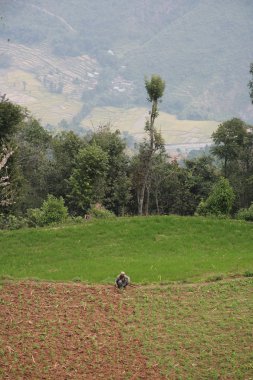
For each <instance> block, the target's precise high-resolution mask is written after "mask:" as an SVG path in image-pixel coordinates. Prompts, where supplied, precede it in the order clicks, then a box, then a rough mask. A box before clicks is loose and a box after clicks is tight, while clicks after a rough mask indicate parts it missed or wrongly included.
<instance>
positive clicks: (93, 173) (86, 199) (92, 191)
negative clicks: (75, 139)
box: [68, 144, 108, 214]
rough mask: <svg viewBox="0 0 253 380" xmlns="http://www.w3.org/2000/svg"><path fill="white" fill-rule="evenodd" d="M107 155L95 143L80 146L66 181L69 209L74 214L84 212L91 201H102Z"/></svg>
mask: <svg viewBox="0 0 253 380" xmlns="http://www.w3.org/2000/svg"><path fill="white" fill-rule="evenodd" d="M107 170H108V155H107V154H106V152H104V151H103V149H102V148H101V147H100V146H97V145H96V144H92V145H88V146H87V147H86V148H82V149H81V150H80V151H79V153H78V155H77V158H76V163H75V168H74V169H73V172H72V175H71V176H70V178H69V180H68V183H69V186H70V193H69V195H68V198H69V203H70V205H71V209H72V210H73V211H74V212H75V213H76V214H82V213H84V212H86V211H87V210H88V209H89V208H90V206H91V204H92V203H96V202H99V203H103V200H104V193H105V178H106V174H107Z"/></svg>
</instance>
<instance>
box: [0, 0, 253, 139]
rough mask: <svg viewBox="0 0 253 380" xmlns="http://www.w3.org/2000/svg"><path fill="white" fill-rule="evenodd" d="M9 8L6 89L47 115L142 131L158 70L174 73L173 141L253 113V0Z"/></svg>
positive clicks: (3, 32)
mask: <svg viewBox="0 0 253 380" xmlns="http://www.w3.org/2000/svg"><path fill="white" fill-rule="evenodd" d="M0 14H1V16H2V20H1V25H0V74H1V75H0V91H1V92H2V93H3V92H4V93H7V95H8V96H9V97H10V98H11V99H13V100H15V101H17V102H19V103H21V104H24V105H27V107H28V108H29V109H31V110H32V112H33V113H34V114H35V115H36V116H38V117H40V118H41V120H42V122H43V123H44V124H50V125H51V126H52V127H53V126H57V125H58V127H59V126H60V127H62V128H71V127H72V128H75V129H76V130H81V129H82V128H90V127H92V126H94V125H95V124H96V123H103V122H107V121H110V122H112V123H115V125H116V126H117V127H119V128H120V129H121V130H123V131H127V132H128V133H130V134H133V135H134V134H138V133H139V132H140V131H141V129H142V128H143V125H144V121H145V113H146V110H145V107H147V102H146V93H145V89H144V76H145V75H147V76H150V75H151V74H152V73H157V74H159V75H161V76H162V77H163V79H165V81H166V91H165V95H164V98H163V102H162V104H161V110H162V111H163V114H162V115H163V118H162V120H163V124H161V129H162V130H163V129H164V131H165V135H166V134H167V135H168V138H167V142H170V143H173V138H174V140H175V141H176V142H181V143H191V142H192V143H194V142H195V143H202V142H206V141H207V140H208V138H209V137H210V134H211V132H212V130H213V129H214V128H215V127H216V126H217V124H218V122H219V121H222V120H226V119H228V118H231V117H235V116H236V117H241V118H243V119H244V120H246V121H248V122H252V121H253V107H252V105H251V103H250V99H249V91H248V88H247V84H248V82H249V80H250V76H249V67H250V62H252V61H253V45H252V37H253V22H252V20H253V2H252V0H218V1H214V0H177V1H176V0H157V1H153V0H128V1H125V0H124V1H123V0H94V1H92V2H91V1H88V0H71V1H70V0H61V1H57V0H0ZM143 107H144V108H143ZM168 114H170V115H168ZM172 114H173V115H176V116H177V118H176V117H172V116H171V115H172ZM166 115H167V116H166ZM186 120H187V121H186ZM201 120H206V121H207V122H205V123H207V124H205V123H203V122H202V121H201ZM189 121H190V122H189ZM59 123H60V124H59ZM94 123H95V124H94ZM160 123H162V122H161V121H160ZM173 131H174V132H173ZM175 136H176V138H175Z"/></svg>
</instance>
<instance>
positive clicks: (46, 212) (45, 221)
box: [27, 195, 68, 227]
mask: <svg viewBox="0 0 253 380" xmlns="http://www.w3.org/2000/svg"><path fill="white" fill-rule="evenodd" d="M27 215H28V220H29V225H30V226H31V227H36V226H40V227H43V226H47V225H49V224H52V223H62V222H64V221H65V220H66V219H67V217H68V209H67V207H65V206H64V200H63V198H62V197H61V198H56V197H54V196H53V195H48V197H47V199H46V200H45V201H44V202H43V204H42V207H41V208H40V209H38V208H37V209H29V210H28V211H27Z"/></svg>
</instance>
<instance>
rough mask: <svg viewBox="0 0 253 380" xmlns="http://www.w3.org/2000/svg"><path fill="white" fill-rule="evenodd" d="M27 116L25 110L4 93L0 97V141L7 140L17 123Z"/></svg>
mask: <svg viewBox="0 0 253 380" xmlns="http://www.w3.org/2000/svg"><path fill="white" fill-rule="evenodd" d="M26 116H27V111H26V110H25V109H24V108H23V107H21V106H19V105H17V104H14V103H12V102H11V101H10V100H9V99H7V98H6V97H5V95H3V96H1V97H0V141H3V140H4V141H5V142H6V141H9V140H10V139H11V138H12V136H13V134H14V133H15V132H16V131H17V129H18V126H19V124H20V123H21V122H22V121H23V120H24V119H25V117H26Z"/></svg>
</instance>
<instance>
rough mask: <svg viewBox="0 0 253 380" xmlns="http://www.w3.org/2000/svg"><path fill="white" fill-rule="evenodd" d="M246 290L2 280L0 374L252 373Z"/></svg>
mask: <svg viewBox="0 0 253 380" xmlns="http://www.w3.org/2000/svg"><path fill="white" fill-rule="evenodd" d="M252 289H253V287H252V279H239V280H232V281H229V282H226V283H223V282H221V283H219V284H218V283H215V284H202V285H191V286H190V285H171V286H166V287H161V286H160V287H158V286H156V287H152V286H147V287H145V286H140V287H139V286H138V287H129V288H128V289H127V290H125V291H118V290H116V289H115V288H114V287H113V286H102V285H99V286H98V285H96V286H88V285H84V284H71V283H66V284H61V283H46V282H29V281H25V282H14V281H13V282H12V281H10V282H6V283H3V285H2V288H1V289H0V378H1V379H4V380H7V379H8V380H19V379H26V380H30V379H31V380H36V379H45V380H48V379H60V380H63V379H77V380H78V379H85V380H92V379H100V378H101V379H102V378H103V379H105V380H109V379H115V380H116V379H121V378H124V379H131V380H134V379H152V380H156V379H207V378H208V379H215V378H219V379H248V380H249V379H252V378H253V366H252V362H253V361H252V359H253V357H252V352H253V343H252V341H253V340H252V328H253V320H252V314H253V313H252V311H253V310H252V303H253V301H252V298H253V297H252Z"/></svg>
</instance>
